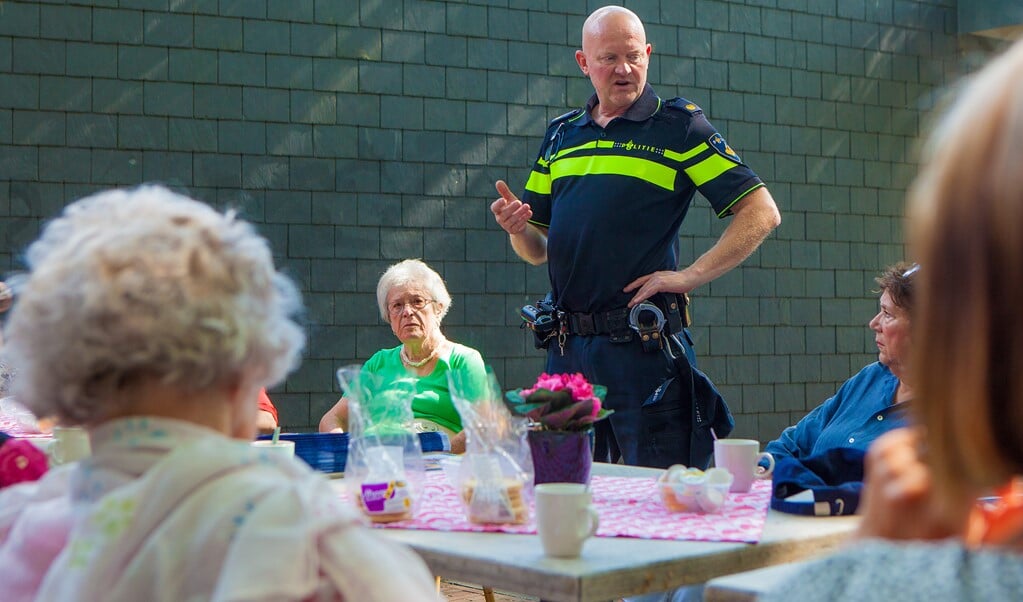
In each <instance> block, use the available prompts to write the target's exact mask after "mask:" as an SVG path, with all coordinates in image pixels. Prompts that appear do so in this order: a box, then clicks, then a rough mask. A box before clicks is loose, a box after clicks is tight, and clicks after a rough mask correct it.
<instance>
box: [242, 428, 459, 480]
mask: <svg viewBox="0 0 1023 602" xmlns="http://www.w3.org/2000/svg"><path fill="white" fill-rule="evenodd" d="M279 438H280V439H284V440H286V441H294V442H295V455H296V456H298V457H299V458H302V460H304V461H305V463H306V464H308V465H309V466H312V467H313V468H314V469H316V470H319V471H321V472H344V471H345V460H347V459H348V433H281V435H280V437H279ZM259 439H263V440H266V439H272V437H271V436H270V435H260V436H259ZM419 445H420V446H422V448H423V451H424V452H437V451H444V437H443V436H442V435H441V434H440V433H419Z"/></svg>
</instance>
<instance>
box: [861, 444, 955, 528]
mask: <svg viewBox="0 0 1023 602" xmlns="http://www.w3.org/2000/svg"><path fill="white" fill-rule="evenodd" d="M923 449H924V434H923V432H922V431H921V430H920V429H916V428H902V429H896V430H894V431H891V432H888V433H885V434H884V435H882V436H881V437H878V439H877V441H875V442H874V444H873V445H871V447H870V449H869V450H868V452H867V458H866V478H865V482H864V486H863V503H862V505H861V506H860V510H859V514H861V515H863V522H862V523H861V524H860V529H859V535H860V536H862V537H883V538H886V539H942V538H945V537H952V536H958V535H962V533H963V531H964V529H965V524H966V523H965V521H966V513H967V512H968V511H969V505H968V504H962V503H959V504H957V503H954V502H953V501H951V500H938V499H937V498H936V496H935V495H934V490H933V487H932V483H931V471H930V468H929V467H928V466H927V464H926V462H925V460H924V457H923V454H922V451H921V450H923Z"/></svg>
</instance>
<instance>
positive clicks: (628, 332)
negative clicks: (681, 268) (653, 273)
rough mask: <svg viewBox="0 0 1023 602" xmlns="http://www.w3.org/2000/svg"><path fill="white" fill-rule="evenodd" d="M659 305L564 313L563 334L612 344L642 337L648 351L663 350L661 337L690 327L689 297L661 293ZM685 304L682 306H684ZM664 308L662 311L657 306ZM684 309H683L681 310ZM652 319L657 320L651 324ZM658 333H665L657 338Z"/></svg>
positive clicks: (658, 299)
mask: <svg viewBox="0 0 1023 602" xmlns="http://www.w3.org/2000/svg"><path fill="white" fill-rule="evenodd" d="M651 301H655V303H651V302H644V303H641V304H639V305H636V306H635V307H633V308H632V309H631V310H630V309H629V308H628V307H622V308H619V309H612V310H610V311H603V312H593V313H582V312H562V313H560V316H559V317H560V319H561V328H562V330H561V332H562V333H563V334H573V335H579V336H594V335H605V334H606V335H608V336H609V338H610V341H611V342H612V343H628V342H629V341H631V340H632V337H633V336H635V335H637V334H638V335H639V336H640V339H641V340H642V341H643V343H644V348H647V350H648V351H650V350H652V349H653V348H656V347H661V341H660V340H659V339H660V338H661V337H665V336H669V335H670V334H674V333H677V332H680V331H681V330H682V329H683V328H685V327H687V326H689V308H688V305H689V298H688V296H687V295H678V296H676V295H674V294H665V293H660V294H658V295H657V296H656V299H651ZM680 302H681V303H680ZM658 304H660V305H661V306H660V307H658V306H657V305H658ZM679 305H682V307H679ZM650 317H653V318H654V320H653V323H651V320H650ZM662 326H663V328H662ZM654 332H659V333H661V334H660V336H654Z"/></svg>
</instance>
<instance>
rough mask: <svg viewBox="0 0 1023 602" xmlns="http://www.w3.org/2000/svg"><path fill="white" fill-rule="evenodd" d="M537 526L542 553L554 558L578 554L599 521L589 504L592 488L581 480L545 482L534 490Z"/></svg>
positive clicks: (594, 531) (595, 529)
mask: <svg viewBox="0 0 1023 602" xmlns="http://www.w3.org/2000/svg"><path fill="white" fill-rule="evenodd" d="M533 497H534V499H535V500H536V530H537V533H539V534H540V542H541V544H542V545H543V553H544V554H546V555H547V556H553V557H555V558H577V557H578V556H579V554H581V553H582V549H583V542H585V541H586V539H587V538H588V537H590V536H592V535H593V534H594V533H596V532H597V527H598V526H599V525H600V519H599V518H598V517H597V511H596V510H594V509H593V506H592V505H590V500H591V497H590V490H589V488H587V486H586V485H583V484H581V483H542V484H540V485H537V486H536V489H535V490H534V492H533Z"/></svg>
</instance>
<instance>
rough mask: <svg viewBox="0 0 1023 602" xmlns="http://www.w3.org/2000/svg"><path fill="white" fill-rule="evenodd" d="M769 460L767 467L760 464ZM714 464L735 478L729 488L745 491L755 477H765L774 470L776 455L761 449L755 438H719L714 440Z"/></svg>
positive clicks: (730, 489)
mask: <svg viewBox="0 0 1023 602" xmlns="http://www.w3.org/2000/svg"><path fill="white" fill-rule="evenodd" d="M761 460H767V467H766V468H765V467H763V466H760V461H761ZM714 466H717V467H718V468H724V469H725V470H727V471H728V472H730V473H732V476H733V477H734V478H735V479H734V480H733V481H732V486H731V487H729V488H728V490H729V491H731V492H733V493H745V492H747V491H749V490H750V487H752V486H753V479H764V478H767V477H769V476H771V473H772V472H773V471H774V457H773V456H772V455H771V454H769V453H767V452H761V451H760V442H759V441H757V440H755V439H718V440H717V441H715V442H714Z"/></svg>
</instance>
